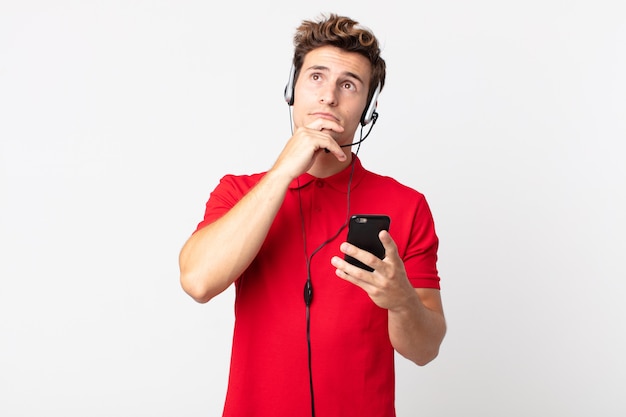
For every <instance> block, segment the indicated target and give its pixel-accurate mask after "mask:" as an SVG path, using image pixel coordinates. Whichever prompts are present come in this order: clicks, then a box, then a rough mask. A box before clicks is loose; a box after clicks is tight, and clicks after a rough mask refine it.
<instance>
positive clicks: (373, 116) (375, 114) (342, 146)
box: [339, 112, 378, 148]
mask: <svg viewBox="0 0 626 417" xmlns="http://www.w3.org/2000/svg"><path fill="white" fill-rule="evenodd" d="M376 120H378V113H376V112H373V113H372V116H371V123H372V125H371V126H370V129H369V130H368V131H367V133H366V134H365V136H364V137H362V138H361V139H359V140H358V141H356V142H353V143H348V144H346V145H339V147H340V148H347V147H350V146H354V145H358V144H359V143H361V142H363V141H364V140H365V139H367V137H368V136H369V135H370V133H371V132H372V129H373V128H374V125H375V124H376Z"/></svg>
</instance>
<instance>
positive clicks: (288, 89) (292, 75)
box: [285, 65, 296, 106]
mask: <svg viewBox="0 0 626 417" xmlns="http://www.w3.org/2000/svg"><path fill="white" fill-rule="evenodd" d="M295 87H296V67H295V66H293V65H292V66H291V70H290V71H289V80H288V81H287V85H286V86H285V101H286V102H287V104H288V105H290V106H293V96H294V90H295Z"/></svg>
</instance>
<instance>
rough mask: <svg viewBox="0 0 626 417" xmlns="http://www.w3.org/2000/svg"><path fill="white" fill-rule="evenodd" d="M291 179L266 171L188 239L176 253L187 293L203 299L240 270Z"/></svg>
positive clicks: (259, 241) (255, 248)
mask: <svg viewBox="0 0 626 417" xmlns="http://www.w3.org/2000/svg"><path fill="white" fill-rule="evenodd" d="M290 181H291V179H290V178H289V177H288V176H285V175H281V174H280V172H276V171H272V170H270V171H268V172H267V174H266V175H265V176H264V177H263V178H262V179H261V181H259V183H258V184H257V185H256V186H255V187H254V188H252V189H251V190H250V191H249V192H248V193H247V194H246V195H245V196H244V197H243V198H242V199H241V200H240V201H239V202H238V203H237V204H236V205H235V206H234V207H233V208H232V209H231V210H230V211H229V212H228V213H226V214H225V215H224V216H223V217H221V218H220V219H218V220H216V221H215V222H213V223H211V224H209V225H208V226H206V227H204V228H202V229H200V230H198V231H197V232H196V233H194V234H193V235H192V236H191V237H190V238H189V240H187V242H186V243H185V245H184V246H183V248H182V250H181V252H180V257H179V265H180V282H181V285H182V287H183V289H184V290H185V292H187V294H189V295H190V296H191V297H192V298H193V299H194V300H196V301H198V302H199V303H206V302H207V301H209V300H210V299H211V298H213V297H215V296H216V295H218V294H220V293H221V292H222V291H224V290H225V289H226V288H228V287H229V286H230V284H232V283H233V282H234V281H235V280H236V279H237V277H239V276H240V275H241V274H242V272H243V271H244V270H245V269H246V268H247V267H248V265H250V263H251V262H252V260H253V259H254V257H255V256H256V254H257V253H258V251H259V249H260V248H261V245H262V244H263V241H264V240H265V237H266V235H267V232H268V231H269V228H270V226H271V225H272V222H273V221H274V217H276V213H277V212H278V210H279V208H280V206H281V204H282V202H283V200H284V197H285V193H286V190H287V187H288V186H289V183H290Z"/></svg>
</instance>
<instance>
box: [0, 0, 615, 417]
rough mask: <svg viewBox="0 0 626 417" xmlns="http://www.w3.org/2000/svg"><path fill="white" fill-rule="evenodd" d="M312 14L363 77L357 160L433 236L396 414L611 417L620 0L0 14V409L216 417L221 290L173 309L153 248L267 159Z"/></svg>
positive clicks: (222, 362) (283, 124) (227, 338)
mask: <svg viewBox="0 0 626 417" xmlns="http://www.w3.org/2000/svg"><path fill="white" fill-rule="evenodd" d="M620 7H621V12H620ZM330 11H335V12H338V13H341V14H346V15H348V16H351V17H353V18H355V19H356V20H358V21H360V22H361V23H362V24H364V25H365V26H368V27H370V28H371V29H373V31H374V32H375V34H376V35H377V36H378V37H379V39H380V40H381V43H382V48H383V57H384V58H385V59H386V61H387V65H388V76H387V85H386V87H385V89H384V91H383V93H382V94H381V96H380V100H379V113H380V118H379V120H378V123H377V124H376V127H375V128H374V131H373V133H372V135H371V136H370V137H369V138H368V139H367V141H366V142H365V143H364V144H363V145H362V147H361V150H360V153H359V155H360V157H361V159H362V160H363V163H364V164H365V166H366V167H367V168H369V169H371V170H373V171H376V172H379V173H383V174H387V175H391V176H393V177H395V178H397V179H398V180H400V181H401V182H404V183H405V184H407V185H410V186H412V187H414V188H416V189H418V190H420V191H421V192H423V193H424V194H425V195H426V198H427V199H428V201H429V203H430V205H431V208H432V211H433V214H434V217H435V222H436V226H437V231H438V234H439V237H440V239H441V249H440V253H439V255H440V261H439V269H440V273H441V277H442V297H443V301H444V307H445V310H446V316H447V320H448V326H449V330H448V335H447V337H446V339H445V341H444V344H443V346H442V349H441V353H440V356H439V357H438V358H437V359H436V360H435V361H434V362H432V363H431V364H429V365H427V366H426V367H422V368H420V367H417V366H414V365H412V364H410V363H409V362H408V361H406V360H404V359H402V358H398V370H397V375H398V383H397V411H398V416H406V417H408V416H418V415H428V416H459V415H463V416H481V417H487V416H493V417H500V416H508V417H514V416H520V417H522V416H523V417H527V416H556V415H558V416H605V417H606V416H623V415H624V414H625V413H626V402H625V401H624V397H623V390H624V387H625V386H626V364H625V361H624V352H625V351H626V338H625V337H624V324H623V323H624V318H625V315H626V314H625V310H624V307H623V302H624V301H623V300H624V298H625V296H626V284H625V281H626V280H625V278H626V267H625V266H624V250H625V249H626V242H625V232H626V230H625V221H624V213H626V168H625V167H626V163H625V162H624V160H625V152H624V142H625V139H626V121H625V120H626V117H625V116H626V81H625V80H626V77H624V74H626V20H624V13H623V2H622V1H619V0H616V1H602V0H599V1H557V0H544V1H525V2H511V1H507V2H504V1H487V0H478V1H474V2H468V1H460V0H450V1H438V2H430V1H413V2H411V1H409V2H406V1H395V0H393V1H387V2H378V1H364V0H361V1H352V0H350V1H342V2H336V1H320V2H314V4H313V3H306V4H305V3H302V4H301V3H299V2H289V1H284V0H281V1H276V2H272V3H271V4H269V3H265V2H253V1H250V2H247V3H242V2H236V1H233V2H222V3H221V4H216V3H215V2H207V1H173V0H172V1H166V0H163V1H134V2H129V1H91V2H79V1H67V0H63V1H56V2H46V1H19V2H17V1H14V2H9V1H1V2H0V198H1V200H0V245H1V248H0V249H1V252H0V415H2V416H7V417H9V416H43V415H64V416H67V417H70V416H81V417H82V416H112V415H115V416H120V417H122V416H129V417H130V416H133V417H135V416H217V415H220V413H221V408H222V404H223V399H224V394H225V389H226V383H227V376H228V361H229V356H230V343H231V334H232V322H233V309H232V301H233V294H232V291H231V290H228V291H227V292H225V293H224V294H222V295H221V296H220V297H218V298H216V299H215V300H213V301H211V302H210V303H208V304H205V305H200V304H196V303H195V302H194V301H193V300H192V299H191V298H189V297H188V296H187V295H185V294H184V293H183V291H182V289H181V288H180V286H179V282H178V252H179V250H180V248H181V247H182V245H183V243H184V241H185V240H186V239H187V237H188V236H189V235H190V233H191V232H192V231H193V230H194V228H195V226H196V224H197V223H198V222H199V221H200V220H201V218H202V215H203V210H204V204H205V202H206V200H207V198H208V196H209V193H210V191H211V190H212V189H213V188H214V187H215V185H216V184H217V182H218V181H219V179H220V177H221V176H222V175H224V174H226V173H235V174H240V173H252V172H259V171H264V170H266V169H268V168H269V167H270V166H271V164H272V163H273V162H274V160H275V158H276V157H277V155H278V153H279V151H280V150H281V148H282V146H283V144H284V143H285V141H286V140H287V139H288V137H289V123H290V122H289V113H288V108H287V106H286V104H285V102H284V100H283V97H282V94H283V88H284V85H285V82H286V80H287V76H288V74H289V67H290V61H291V57H292V35H293V32H294V30H295V28H296V26H297V25H298V24H299V22H300V21H301V20H302V19H305V18H314V17H317V16H319V14H320V13H322V12H330Z"/></svg>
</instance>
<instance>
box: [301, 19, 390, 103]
mask: <svg viewBox="0 0 626 417" xmlns="http://www.w3.org/2000/svg"><path fill="white" fill-rule="evenodd" d="M293 41H294V47H295V51H294V56H293V70H294V74H293V80H294V82H295V80H297V79H298V76H299V75H300V71H301V69H302V64H303V63H304V58H305V56H306V55H307V54H308V53H309V52H311V51H313V50H314V49H317V48H320V47H322V46H334V47H337V48H339V49H342V50H344V51H346V52H354V53H357V54H360V55H362V56H364V57H365V58H367V60H368V61H369V62H370V64H371V78H370V85H369V86H368V88H369V93H368V100H367V102H368V103H369V101H370V99H371V98H372V96H373V95H374V91H375V90H376V88H377V86H380V89H381V90H382V88H383V87H384V85H385V75H386V65H385V61H384V60H383V59H382V58H381V56H380V47H379V45H378V40H377V39H376V37H375V36H374V34H373V33H372V32H371V31H370V30H368V29H367V28H364V27H362V26H360V25H359V23H358V22H356V21H354V20H352V19H350V18H349V17H345V16H338V15H336V14H330V15H329V16H328V17H325V16H324V17H322V19H320V20H318V21H312V20H305V21H303V22H302V24H301V25H300V26H299V27H298V29H297V30H296V34H295V35H294V39H293Z"/></svg>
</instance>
